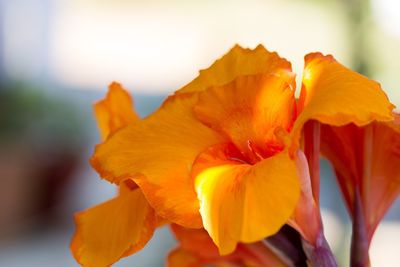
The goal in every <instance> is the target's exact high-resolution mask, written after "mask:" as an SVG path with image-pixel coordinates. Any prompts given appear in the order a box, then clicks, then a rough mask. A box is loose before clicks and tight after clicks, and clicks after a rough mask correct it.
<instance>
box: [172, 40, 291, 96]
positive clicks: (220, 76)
mask: <svg viewBox="0 0 400 267" xmlns="http://www.w3.org/2000/svg"><path fill="white" fill-rule="evenodd" d="M282 70H284V71H289V72H290V71H291V70H292V67H291V64H290V62H288V61H287V60H286V59H284V58H281V57H279V55H278V54H277V53H275V52H269V51H268V50H266V49H265V48H264V47H263V46H262V45H259V46H257V47H256V48H255V49H245V48H242V47H240V46H239V45H236V46H235V47H233V48H232V49H231V50H230V51H229V52H228V53H227V54H226V55H224V56H223V57H222V58H221V59H219V60H217V61H215V62H214V64H213V65H211V66H210V67H209V68H208V69H205V70H202V71H200V75H199V76H198V77H197V78H196V79H194V80H193V81H192V82H191V83H189V84H188V85H186V86H185V87H183V88H182V89H180V90H178V91H177V93H187V92H198V91H203V90H205V89H207V88H209V87H211V86H221V85H224V84H226V83H229V82H231V81H233V80H234V79H235V78H236V77H238V76H242V75H254V74H274V73H276V72H280V71H282Z"/></svg>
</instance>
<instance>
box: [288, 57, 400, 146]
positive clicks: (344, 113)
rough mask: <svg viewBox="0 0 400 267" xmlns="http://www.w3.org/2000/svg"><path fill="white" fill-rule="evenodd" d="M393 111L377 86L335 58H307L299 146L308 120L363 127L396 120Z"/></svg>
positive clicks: (298, 124) (297, 130)
mask: <svg viewBox="0 0 400 267" xmlns="http://www.w3.org/2000/svg"><path fill="white" fill-rule="evenodd" d="M393 108H394V106H393V105H392V104H391V103H390V102H389V100H388V98H387V96H386V94H385V93H384V92H383V90H382V89H381V87H380V85H379V84H378V83H377V82H375V81H372V80H370V79H368V78H366V77H364V76H362V75H361V74H358V73H356V72H354V71H351V70H349V69H347V68H346V67H344V66H343V65H341V64H339V63H338V62H337V61H336V60H335V59H334V58H333V57H332V56H323V55H322V54H320V53H313V54H309V55H307V56H306V57H305V68H304V74H303V86H302V89H301V93H300V99H299V102H298V112H299V116H298V118H297V120H296V122H295V126H294V130H293V134H294V142H295V145H298V143H299V138H300V132H301V129H302V127H303V125H304V123H306V122H307V121H308V120H317V121H319V122H322V123H325V124H329V125H334V126H341V125H345V124H348V123H354V124H356V125H357V126H363V125H366V124H368V123H370V122H371V121H373V120H377V121H390V120H392V119H393V116H392V114H391V112H392V109H393Z"/></svg>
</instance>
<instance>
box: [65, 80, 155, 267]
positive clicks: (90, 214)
mask: <svg viewBox="0 0 400 267" xmlns="http://www.w3.org/2000/svg"><path fill="white" fill-rule="evenodd" d="M94 110H95V115H96V118H97V122H98V125H99V128H100V133H101V136H102V139H103V141H105V140H106V139H107V138H108V137H109V136H111V135H112V134H114V133H115V132H116V131H117V130H119V129H121V128H123V127H125V126H126V125H128V124H130V123H134V122H135V121H137V120H138V119H139V117H138V115H137V114H136V113H135V111H134V110H133V102H132V99H131V98H130V96H129V94H128V93H127V92H126V91H125V90H124V89H123V88H122V87H121V85H119V84H117V83H113V84H111V85H110V89H109V92H108V94H107V97H106V98H105V99H104V100H102V101H99V102H98V103H97V104H96V105H95V106H94ZM75 222H76V232H75V235H74V238H73V240H72V243H71V250H72V253H73V255H74V257H75V259H76V260H77V261H78V262H79V263H80V264H81V265H82V266H96V267H98V266H110V265H111V264H112V263H114V262H116V261H118V260H119V259H120V258H121V257H125V256H129V255H131V254H133V253H135V252H136V251H138V250H140V249H141V248H143V247H144V246H145V245H146V243H147V242H148V241H149V239H150V238H151V237H152V235H153V232H154V230H155V228H156V226H157V224H158V223H160V222H159V220H157V216H156V214H155V212H154V210H153V208H151V206H150V205H149V204H148V202H147V200H146V199H145V197H144V195H143V193H142V191H141V190H140V188H139V187H138V186H137V185H136V184H135V183H134V182H133V181H132V180H129V179H125V180H123V181H121V183H119V194H118V196H117V197H115V198H113V199H111V200H109V201H107V202H105V203H102V204H100V205H98V206H95V207H93V208H90V209H88V210H86V211H83V212H79V213H77V214H76V216H75Z"/></svg>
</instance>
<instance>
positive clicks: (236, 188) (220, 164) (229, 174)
mask: <svg viewBox="0 0 400 267" xmlns="http://www.w3.org/2000/svg"><path fill="white" fill-rule="evenodd" d="M215 151H223V148H222V149H221V148H211V149H209V150H208V151H206V152H204V153H203V154H201V155H200V156H199V158H198V159H197V160H196V163H195V165H194V175H195V176H194V177H195V186H196V191H197V195H198V198H199V200H200V213H201V216H202V218H203V225H204V228H205V229H206V230H207V231H208V233H209V234H210V236H211V238H212V239H213V241H214V243H215V244H216V245H217V246H218V248H219V251H220V253H221V254H223V255H225V254H228V253H231V252H232V251H234V250H235V247H236V245H237V243H238V242H245V243H249V242H255V241H258V240H261V239H263V238H265V237H267V236H269V235H272V234H274V233H276V232H277V231H278V230H279V229H280V227H281V226H282V225H283V224H285V223H286V222H287V220H288V219H289V217H290V215H291V214H292V213H293V211H294V208H295V206H296V204H297V201H298V198H299V193H300V188H299V187H300V185H299V181H298V177H297V174H296V165H295V162H294V161H293V160H291V159H290V158H289V156H288V153H287V151H283V152H281V153H278V154H276V155H275V156H273V157H270V158H267V159H265V160H263V161H261V162H259V163H257V164H256V165H253V166H251V165H247V164H243V163H240V162H235V159H229V158H225V159H224V156H225V155H224V153H216V152H215Z"/></svg>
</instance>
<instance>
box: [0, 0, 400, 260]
mask: <svg viewBox="0 0 400 267" xmlns="http://www.w3.org/2000/svg"><path fill="white" fill-rule="evenodd" d="M399 10H400V1H397V0H370V1H367V0H264V1H257V0H247V1H245V0H242V1H232V0H231V1H228V0H220V1H215V0H214V1H211V0H203V1H184V0H172V1H161V0H160V1H153V0H150V1H139V0H131V1H129V0H113V1H111V0H97V1H95V0H79V1H78V0H64V1H63V0H13V1H8V0H0V266H1V267H6V266H15V267H19V266H30V267H36V266H41V267H47V266H78V265H77V264H76V262H75V261H74V260H73V258H72V256H71V254H70V251H69V243H70V239H71V236H72V234H73V231H74V226H73V219H72V216H73V213H74V212H75V211H78V210H82V209H85V208H88V207H90V206H92V205H95V204H98V203H100V202H103V201H105V200H107V199H109V198H111V197H113V196H114V194H115V188H114V187H113V186H111V185H110V184H108V183H107V182H105V181H102V180H100V179H99V177H98V176H97V175H96V173H95V172H94V171H93V170H92V169H91V168H90V166H89V163H88V159H89V158H90V155H91V153H92V151H93V147H94V145H95V144H96V143H98V142H99V140H100V139H99V135H98V132H97V128H96V125H95V121H94V118H93V114H92V109H91V108H92V103H93V102H94V101H96V100H98V99H100V98H101V97H103V96H104V94H105V92H106V89H107V86H108V84H109V83H110V82H111V81H114V80H116V81H119V82H121V83H122V84H123V85H124V86H125V87H126V88H129V89H130V90H131V92H132V94H133V96H134V98H135V104H136V107H137V109H138V110H139V113H140V114H141V115H146V114H148V113H149V112H151V111H152V110H154V109H155V108H157V106H158V105H159V104H160V103H161V101H162V99H163V98H164V97H165V96H166V95H168V94H169V93H171V92H173V91H174V90H176V89H178V88H180V87H182V86H183V85H185V84H186V83H188V82H189V81H191V80H192V79H193V78H195V77H196V76H197V73H198V70H200V69H202V68H206V67H208V66H209V65H210V64H211V63H212V62H213V61H214V60H215V59H217V58H219V57H220V56H222V55H223V54H224V53H226V52H227V51H228V50H229V49H230V48H231V47H232V46H233V45H234V44H236V43H239V44H240V45H242V46H246V47H252V48H253V47H255V46H256V45H257V44H259V43H262V44H263V45H264V46H265V47H267V48H268V49H269V50H272V51H278V52H279V54H280V55H281V56H283V57H285V58H287V59H288V60H290V61H291V62H292V63H293V68H294V70H295V72H297V74H298V78H299V80H300V78H301V74H302V68H303V57H304V55H305V54H306V53H309V52H313V51H321V52H323V53H329V54H333V55H334V56H335V57H336V58H337V59H338V60H339V61H340V62H342V63H343V64H345V65H346V66H348V67H351V68H353V69H355V70H357V71H359V72H361V73H363V74H365V75H367V76H369V77H371V78H373V79H375V80H377V81H379V82H380V83H381V84H382V86H383V88H384V89H385V90H386V91H387V92H388V94H389V97H390V98H391V100H392V102H393V103H394V104H396V105H398V106H399V105H400V16H399V15H398V11H399ZM323 167H324V168H323V178H324V181H323V182H322V184H323V188H322V205H323V217H324V221H325V228H326V232H327V238H328V240H329V241H330V243H331V245H332V247H333V249H334V250H335V253H336V255H337V257H338V259H339V261H340V262H341V266H346V265H347V262H348V257H349V255H348V252H347V251H348V250H349V239H350V227H349V220H348V216H347V213H346V211H345V208H344V206H343V204H342V203H341V201H340V200H339V199H340V195H339V193H338V191H337V189H336V185H335V181H334V179H333V176H332V172H331V170H330V167H329V165H328V164H327V163H326V162H323ZM398 238H400V204H399V203H396V205H394V207H393V208H392V209H391V210H390V212H389V214H388V215H387V216H386V218H385V221H384V223H382V224H381V225H380V227H379V228H378V230H377V233H376V235H375V238H374V240H373V244H372V249H371V258H372V264H373V266H379V267H385V266H388V267H389V266H398V264H399V262H400V254H399V253H398V251H399V249H400V245H399V243H398V241H397V240H398ZM174 243H175V241H174V240H173V238H172V237H171V235H170V234H169V232H168V229H161V230H159V231H158V232H157V234H156V235H155V237H154V238H153V239H152V241H151V242H150V244H149V246H147V247H146V248H145V249H144V250H143V251H141V252H139V253H138V254H136V255H134V256H131V257H129V258H126V259H123V260H121V261H120V262H119V263H117V264H115V266H163V262H164V258H165V255H166V253H167V251H168V250H169V249H170V248H172V246H173V245H174Z"/></svg>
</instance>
